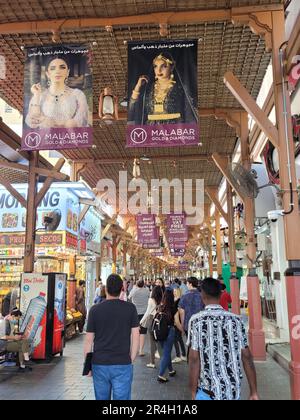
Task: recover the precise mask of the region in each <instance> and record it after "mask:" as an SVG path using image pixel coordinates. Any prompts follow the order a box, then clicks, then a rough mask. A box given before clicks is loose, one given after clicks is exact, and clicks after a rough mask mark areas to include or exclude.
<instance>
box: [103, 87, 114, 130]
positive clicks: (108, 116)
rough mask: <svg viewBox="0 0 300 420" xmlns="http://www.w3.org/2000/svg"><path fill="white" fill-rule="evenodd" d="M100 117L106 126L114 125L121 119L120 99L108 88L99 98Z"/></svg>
mask: <svg viewBox="0 0 300 420" xmlns="http://www.w3.org/2000/svg"><path fill="white" fill-rule="evenodd" d="M99 117H100V118H101V120H103V121H104V122H105V123H106V124H112V123H113V121H116V120H118V119H119V115H118V98H117V97H116V96H115V95H114V94H113V92H112V89H111V88H110V87H107V88H105V89H104V90H103V92H101V95H100V98H99Z"/></svg>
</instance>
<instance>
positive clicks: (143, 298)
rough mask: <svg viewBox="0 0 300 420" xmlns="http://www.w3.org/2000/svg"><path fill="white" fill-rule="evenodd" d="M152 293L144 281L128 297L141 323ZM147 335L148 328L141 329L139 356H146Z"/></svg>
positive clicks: (138, 283)
mask: <svg viewBox="0 0 300 420" xmlns="http://www.w3.org/2000/svg"><path fill="white" fill-rule="evenodd" d="M149 296H150V292H149V289H148V287H145V282H144V280H140V281H138V282H137V287H136V288H134V289H133V290H132V291H131V293H130V294H129V296H128V299H129V300H130V301H131V302H132V303H133V304H134V305H135V307H136V310H137V313H138V317H139V321H141V320H142V319H143V317H144V315H145V313H146V310H147V306H148V300H149ZM146 334H147V327H146V328H145V327H143V326H141V327H140V350H139V356H145V353H144V347H145V337H146Z"/></svg>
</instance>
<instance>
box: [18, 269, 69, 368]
mask: <svg viewBox="0 0 300 420" xmlns="http://www.w3.org/2000/svg"><path fill="white" fill-rule="evenodd" d="M66 286H67V275H66V274H62V273H47V274H37V273H32V274H27V273H24V274H22V280H21V293H20V310H21V312H22V314H23V315H22V320H21V327H20V331H21V332H22V333H23V334H24V338H26V339H29V341H30V343H31V355H32V359H34V360H51V358H52V357H53V356H55V355H56V354H60V355H61V356H62V355H63V348H64V333H65V317H66Z"/></svg>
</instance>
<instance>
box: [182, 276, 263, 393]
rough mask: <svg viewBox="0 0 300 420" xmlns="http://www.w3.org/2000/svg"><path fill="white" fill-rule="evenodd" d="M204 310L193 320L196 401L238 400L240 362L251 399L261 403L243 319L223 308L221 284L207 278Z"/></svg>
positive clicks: (191, 369) (192, 373)
mask: <svg viewBox="0 0 300 420" xmlns="http://www.w3.org/2000/svg"><path fill="white" fill-rule="evenodd" d="M201 294H202V299H203V302H204V303H205V310H204V311H203V312H200V313H198V314H196V315H194V316H192V318H191V319H190V323H189V336H188V345H190V354H189V376H190V388H191V392H192V398H193V399H195V400H239V399H240V397H241V378H242V369H241V363H243V365H244V370H245V372H246V376H247V379H248V383H249V387H250V400H258V399H259V397H258V394H257V384H256V372H255V366H254V363H253V358H252V355H251V352H250V350H249V347H248V340H247V335H246V331H245V327H244V325H243V322H242V320H241V318H240V317H239V316H237V315H234V314H232V313H230V312H226V311H225V310H224V309H223V308H222V306H221V305H220V297H221V285H220V282H219V281H218V280H215V279H212V278H207V279H205V280H204V281H203V283H202V291H201Z"/></svg>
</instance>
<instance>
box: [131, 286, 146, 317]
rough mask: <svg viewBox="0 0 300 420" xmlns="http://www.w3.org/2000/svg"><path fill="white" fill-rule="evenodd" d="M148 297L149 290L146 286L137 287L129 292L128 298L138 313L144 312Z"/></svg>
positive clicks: (142, 313)
mask: <svg viewBox="0 0 300 420" xmlns="http://www.w3.org/2000/svg"><path fill="white" fill-rule="evenodd" d="M149 297H150V292H149V289H148V287H137V288H136V289H134V290H132V292H131V293H130V295H129V298H130V299H131V302H132V303H133V304H134V305H135V307H136V310H137V313H138V314H139V315H144V314H145V312H146V310H147V306H148V300H149Z"/></svg>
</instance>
